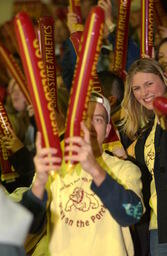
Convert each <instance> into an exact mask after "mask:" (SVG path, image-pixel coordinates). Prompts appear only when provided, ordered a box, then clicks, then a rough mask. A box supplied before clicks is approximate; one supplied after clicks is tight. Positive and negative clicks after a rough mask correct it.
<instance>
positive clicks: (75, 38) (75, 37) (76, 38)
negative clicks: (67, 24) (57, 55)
mask: <svg viewBox="0 0 167 256" xmlns="http://www.w3.org/2000/svg"><path fill="white" fill-rule="evenodd" d="M82 33H83V32H81V31H76V32H74V33H72V34H71V35H70V40H71V42H72V44H73V47H74V50H75V53H76V55H78V54H79V49H80V45H81V37H82Z"/></svg>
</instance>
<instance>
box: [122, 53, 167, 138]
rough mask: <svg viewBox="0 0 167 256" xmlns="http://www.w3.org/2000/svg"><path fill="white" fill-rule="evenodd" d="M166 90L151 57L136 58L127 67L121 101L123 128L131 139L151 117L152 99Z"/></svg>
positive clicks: (162, 77) (161, 76) (163, 77)
mask: <svg viewBox="0 0 167 256" xmlns="http://www.w3.org/2000/svg"><path fill="white" fill-rule="evenodd" d="M165 92H166V78H165V76H164V74H163V71H162V69H161V67H160V65H159V64H158V62H156V61H155V60H153V59H148V58H143V59H140V60H137V61H136V62H134V63H133V64H132V66H131V67H130V69H129V72H128V75H127V78H126V83H125V94H124V99H123V101H122V107H123V110H124V119H123V121H122V123H123V130H124V131H125V133H126V134H127V135H128V137H130V138H131V139H135V138H136V136H137V135H138V131H139V129H141V128H142V127H144V126H145V125H147V124H148V122H149V120H150V119H152V117H153V115H154V113H153V106H152V103H153V100H154V98H155V97H157V96H162V95H163V94H164V93H165Z"/></svg>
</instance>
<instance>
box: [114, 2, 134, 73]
mask: <svg viewBox="0 0 167 256" xmlns="http://www.w3.org/2000/svg"><path fill="white" fill-rule="evenodd" d="M130 4H131V0H119V10H118V21H117V30H116V42H115V53H114V67H113V69H114V72H115V73H118V74H119V75H120V76H121V77H122V78H124V76H125V73H124V71H125V67H126V60H127V47H128V28H129V15H130Z"/></svg>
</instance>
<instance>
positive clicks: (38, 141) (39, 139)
mask: <svg viewBox="0 0 167 256" xmlns="http://www.w3.org/2000/svg"><path fill="white" fill-rule="evenodd" d="M35 146H36V151H37V154H38V151H39V150H40V149H41V148H42V135H41V133H40V132H39V131H38V132H37V134H36V140H35Z"/></svg>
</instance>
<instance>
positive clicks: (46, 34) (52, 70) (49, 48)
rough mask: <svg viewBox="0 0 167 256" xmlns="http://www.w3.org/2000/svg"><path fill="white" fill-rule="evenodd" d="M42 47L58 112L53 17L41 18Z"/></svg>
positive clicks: (49, 85)
mask: <svg viewBox="0 0 167 256" xmlns="http://www.w3.org/2000/svg"><path fill="white" fill-rule="evenodd" d="M39 30H40V45H41V52H42V59H43V62H44V66H45V71H46V76H47V81H48V88H49V90H50V94H51V97H52V101H53V104H54V107H55V109H56V111H58V104H57V80H56V56H55V39H54V19H53V17H51V16H44V17H41V18H39Z"/></svg>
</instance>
